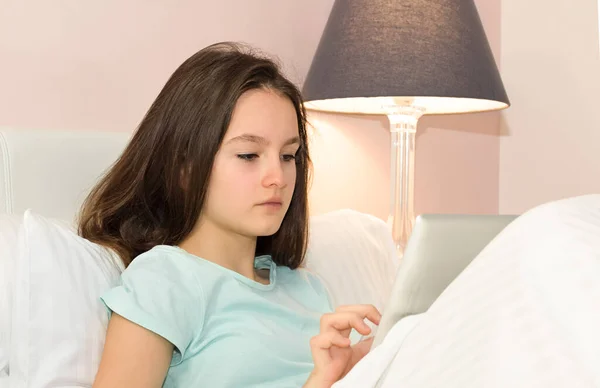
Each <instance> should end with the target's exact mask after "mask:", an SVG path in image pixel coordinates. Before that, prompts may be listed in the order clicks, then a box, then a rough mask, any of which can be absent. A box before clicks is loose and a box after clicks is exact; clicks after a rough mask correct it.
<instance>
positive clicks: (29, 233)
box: [10, 210, 123, 388]
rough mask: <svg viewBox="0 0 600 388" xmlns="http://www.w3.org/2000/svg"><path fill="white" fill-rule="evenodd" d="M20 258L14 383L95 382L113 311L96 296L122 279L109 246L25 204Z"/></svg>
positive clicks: (12, 369)
mask: <svg viewBox="0 0 600 388" xmlns="http://www.w3.org/2000/svg"><path fill="white" fill-rule="evenodd" d="M19 249H20V257H19V259H18V262H17V263H16V264H17V265H16V281H15V289H14V306H13V307H14V308H13V314H12V337H11V340H12V344H11V350H12V351H11V354H10V381H11V384H12V385H11V387H27V388H34V387H58V386H60V387H79V386H91V385H92V383H93V380H94V377H95V375H96V372H97V369H98V365H99V363H100V357H101V352H102V349H103V346H104V339H105V334H106V329H107V324H108V314H107V312H106V311H105V310H104V307H103V306H102V304H101V302H100V300H99V297H100V295H101V294H103V293H104V292H105V291H106V290H108V289H110V288H111V287H114V286H116V285H117V284H118V282H119V276H120V273H121V271H122V268H123V267H122V265H121V264H120V261H119V260H118V258H117V257H116V256H115V255H113V254H112V253H111V252H110V251H108V250H106V249H104V248H102V247H100V246H99V245H97V244H93V243H91V242H89V241H87V240H85V239H83V238H81V237H79V236H77V235H76V234H75V233H74V231H73V230H71V228H70V227H69V226H68V225H67V224H66V223H62V222H59V221H52V220H49V219H46V218H44V217H42V216H40V215H37V214H35V213H34V212H32V211H30V210H27V211H26V212H25V214H24V219H23V231H22V234H21V241H20V247H19Z"/></svg>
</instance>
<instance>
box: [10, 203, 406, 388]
mask: <svg viewBox="0 0 600 388" xmlns="http://www.w3.org/2000/svg"><path fill="white" fill-rule="evenodd" d="M23 224H24V227H23V233H22V239H21V244H20V257H19V261H18V263H17V264H18V265H17V275H16V276H17V281H16V282H15V283H16V285H17V287H16V288H15V305H14V311H13V318H12V349H13V352H12V353H11V355H10V367H11V369H10V372H11V374H10V378H11V382H12V384H13V385H11V387H19V388H21V387H23V388H25V387H26V388H37V387H50V386H61V387H65V386H69V387H80V386H91V384H92V382H93V380H94V377H95V374H96V372H97V368H98V365H99V363H100V358H101V353H102V349H103V346H104V339H105V333H106V328H107V324H108V315H107V313H106V311H105V309H104V307H103V305H102V304H101V302H100V300H99V297H100V295H102V294H103V293H104V292H105V291H106V290H108V289H109V288H111V287H113V286H115V285H116V284H118V282H119V275H120V272H121V271H122V270H123V266H122V264H121V262H120V260H119V259H118V258H117V257H116V256H115V255H113V254H112V253H111V252H110V251H108V250H106V249H104V248H101V247H100V246H99V245H97V244H94V243H91V242H89V241H87V240H85V239H83V238H81V237H79V236H77V235H76V234H75V233H74V231H73V230H72V229H71V228H70V227H69V226H68V225H67V224H66V223H62V222H59V221H53V220H49V219H47V218H44V217H42V216H40V215H38V214H36V213H34V212H33V211H30V210H28V211H26V212H25V216H24V221H23ZM310 227H311V234H310V240H309V246H308V252H307V267H308V269H309V270H311V271H313V272H315V273H316V274H317V275H318V276H320V277H321V278H322V279H323V280H324V282H325V284H326V286H327V287H328V289H329V291H330V292H331V294H332V296H333V299H334V303H335V304H336V305H339V304H354V303H372V304H375V305H376V306H378V307H380V308H383V304H384V302H385V300H387V297H388V294H389V292H390V290H391V285H392V283H393V281H394V278H395V273H396V268H397V264H398V259H397V257H396V254H395V249H394V246H393V243H392V240H391V234H390V231H389V229H388V227H387V225H386V224H385V223H384V222H383V221H381V220H379V219H377V218H375V217H373V216H369V215H366V214H362V213H359V212H356V211H352V210H341V211H336V212H332V213H329V214H325V215H321V216H315V217H312V218H311V225H310Z"/></svg>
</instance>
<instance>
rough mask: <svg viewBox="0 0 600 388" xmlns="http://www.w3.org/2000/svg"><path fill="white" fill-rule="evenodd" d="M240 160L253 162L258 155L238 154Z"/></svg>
mask: <svg viewBox="0 0 600 388" xmlns="http://www.w3.org/2000/svg"><path fill="white" fill-rule="evenodd" d="M237 157H238V158H240V159H242V160H245V161H246V162H251V161H253V160H254V159H256V158H258V155H257V154H238V155H237Z"/></svg>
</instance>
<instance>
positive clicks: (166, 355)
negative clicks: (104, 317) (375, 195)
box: [93, 314, 173, 388]
mask: <svg viewBox="0 0 600 388" xmlns="http://www.w3.org/2000/svg"><path fill="white" fill-rule="evenodd" d="M172 355H173V345H172V344H171V343H170V342H169V341H167V340H166V339H164V338H162V337H161V336H159V335H158V334H155V333H153V332H151V331H149V330H146V329H144V328H143V327H141V326H139V325H137V324H135V323H133V322H131V321H128V320H127V319H125V318H123V317H121V316H120V315H118V314H113V315H112V317H111V318H110V321H109V323H108V331H107V335H106V343H105V345H104V352H103V354H102V361H101V362H100V368H99V370H98V374H97V375H96V380H95V381H94V385H93V388H108V387H110V388H120V387H123V388H125V387H126V388H137V387H139V388H142V387H143V388H152V387H156V388H160V387H162V384H163V382H164V380H165V377H166V375H167V370H168V369H169V364H170V363H171V357H172Z"/></svg>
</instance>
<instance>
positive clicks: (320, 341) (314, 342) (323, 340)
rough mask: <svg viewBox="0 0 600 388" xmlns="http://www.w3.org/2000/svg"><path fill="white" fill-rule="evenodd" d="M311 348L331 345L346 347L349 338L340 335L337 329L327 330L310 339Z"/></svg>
mask: <svg viewBox="0 0 600 388" xmlns="http://www.w3.org/2000/svg"><path fill="white" fill-rule="evenodd" d="M310 346H311V348H313V349H314V348H318V349H329V348H331V347H332V346H339V347H340V348H346V347H348V346H350V339H349V338H346V337H344V336H342V335H341V334H340V333H339V332H337V331H327V332H324V333H321V334H319V335H317V336H315V337H313V338H312V339H311V340H310Z"/></svg>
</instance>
